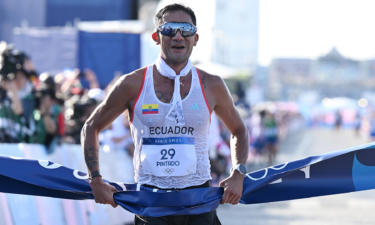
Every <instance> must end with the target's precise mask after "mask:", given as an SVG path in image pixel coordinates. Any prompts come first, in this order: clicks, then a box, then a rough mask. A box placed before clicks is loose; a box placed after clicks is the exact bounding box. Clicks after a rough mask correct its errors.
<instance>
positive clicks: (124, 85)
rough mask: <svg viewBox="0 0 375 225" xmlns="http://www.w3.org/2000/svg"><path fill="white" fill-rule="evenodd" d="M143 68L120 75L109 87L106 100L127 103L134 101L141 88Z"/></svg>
mask: <svg viewBox="0 0 375 225" xmlns="http://www.w3.org/2000/svg"><path fill="white" fill-rule="evenodd" d="M145 70H146V69H145V68H141V69H138V70H135V71H133V72H131V73H129V74H125V75H123V76H121V77H120V78H119V79H118V80H117V81H116V83H115V84H114V85H113V87H112V88H111V90H110V92H109V94H108V98H107V99H106V100H107V102H108V101H110V102H113V103H114V104H119V102H121V103H122V104H123V103H125V104H129V103H131V102H132V101H134V100H135V98H136V97H137V95H138V93H139V91H140V90H141V88H142V83H143V77H144V72H145Z"/></svg>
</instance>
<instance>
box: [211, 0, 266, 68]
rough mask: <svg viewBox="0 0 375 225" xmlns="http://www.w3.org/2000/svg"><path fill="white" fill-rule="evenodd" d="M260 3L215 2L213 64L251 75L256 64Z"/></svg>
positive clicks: (242, 0)
mask: <svg viewBox="0 0 375 225" xmlns="http://www.w3.org/2000/svg"><path fill="white" fill-rule="evenodd" d="M258 33H259V0H234V1H227V0H216V2H215V24H214V37H213V43H214V47H213V51H214V52H213V61H214V62H217V63H221V64H224V65H228V66H232V67H235V68H241V69H247V70H251V71H252V72H253V71H254V69H255V68H256V67H257V64H258V42H259V41H258V36H259V34H258Z"/></svg>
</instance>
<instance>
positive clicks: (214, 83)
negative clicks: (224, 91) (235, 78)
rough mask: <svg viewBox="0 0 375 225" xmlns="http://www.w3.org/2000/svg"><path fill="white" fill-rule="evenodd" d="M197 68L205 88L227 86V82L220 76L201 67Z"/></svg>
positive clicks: (212, 88)
mask: <svg viewBox="0 0 375 225" xmlns="http://www.w3.org/2000/svg"><path fill="white" fill-rule="evenodd" d="M197 69H198V73H199V75H200V78H201V82H202V86H203V88H204V89H208V90H215V89H217V88H220V87H222V88H223V87H225V83H224V81H223V79H222V78H221V77H220V76H217V75H213V74H210V73H207V72H206V71H204V70H201V69H199V68H197Z"/></svg>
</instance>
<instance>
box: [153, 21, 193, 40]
mask: <svg viewBox="0 0 375 225" xmlns="http://www.w3.org/2000/svg"><path fill="white" fill-rule="evenodd" d="M159 30H160V33H161V34H162V35H165V36H169V37H173V36H175V35H176V33H177V30H180V32H181V35H182V36H183V37H189V36H193V35H194V34H195V32H196V30H197V29H196V28H195V27H194V26H193V25H191V24H190V23H166V24H163V25H161V26H159Z"/></svg>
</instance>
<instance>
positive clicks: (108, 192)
mask: <svg viewBox="0 0 375 225" xmlns="http://www.w3.org/2000/svg"><path fill="white" fill-rule="evenodd" d="M170 21H174V22H188V23H191V24H193V22H192V20H191V17H190V15H189V14H187V13H185V12H183V11H174V12H170V13H169V14H167V15H165V16H164V17H163V21H162V23H165V22H170ZM152 38H153V39H154V41H155V42H156V44H157V45H161V57H162V58H163V59H164V61H165V62H166V63H167V64H168V65H169V66H170V67H171V68H172V69H174V70H175V72H176V74H179V73H180V71H181V70H182V69H183V68H184V67H185V65H186V64H187V60H188V58H189V57H190V55H191V52H192V50H193V47H194V46H195V45H196V44H197V42H198V40H199V36H198V34H196V35H194V36H191V37H182V36H181V33H180V32H179V31H178V32H177V34H176V35H175V36H174V37H167V36H163V35H160V34H159V33H157V32H155V33H153V35H152ZM175 45H179V46H183V47H184V48H183V49H175V48H173V47H174V46H175ZM144 70H145V69H144V68H142V69H139V70H136V71H134V72H132V73H130V74H127V75H124V76H122V77H121V78H120V79H119V80H118V81H117V82H116V83H115V85H114V86H113V87H112V89H111V91H110V93H109V94H108V96H107V98H106V99H105V100H104V101H103V102H102V103H101V104H100V105H99V106H98V107H97V108H96V109H95V111H94V112H93V114H92V115H91V116H90V118H89V119H88V120H87V121H86V123H85V125H84V127H83V129H82V132H81V143H82V148H83V152H84V156H85V161H86V165H87V168H88V170H89V173H90V174H91V176H95V175H99V174H100V172H99V171H100V168H99V152H98V149H99V142H98V135H99V132H100V131H102V130H103V129H105V128H106V127H108V126H109V125H110V124H111V123H112V122H113V121H114V120H115V119H116V118H117V117H118V116H119V115H120V114H121V113H123V112H124V111H125V110H128V112H129V120H130V121H131V120H132V116H133V107H134V103H135V101H136V98H137V95H138V93H139V91H140V90H141V86H142V80H143V74H144ZM153 74H154V75H153V78H154V88H155V95H156V96H157V97H158V98H159V99H160V100H161V101H162V102H165V103H169V102H170V100H171V97H172V95H173V90H174V80H171V79H169V78H166V77H164V76H162V75H160V73H159V72H158V70H157V69H156V67H155V66H154V68H153ZM199 74H200V75H201V80H202V86H203V89H204V93H205V95H206V99H207V102H208V105H209V108H210V112H213V111H214V112H215V114H216V115H217V116H218V118H219V119H220V120H222V121H223V123H224V124H225V126H226V127H227V129H228V130H229V131H230V133H231V134H232V136H231V153H232V163H233V165H236V164H238V163H242V164H245V163H246V160H247V156H248V152H249V138H248V137H249V135H248V131H247V129H246V126H245V124H244V122H243V120H242V118H241V116H240V115H239V113H238V112H237V110H236V108H235V107H234V104H233V101H232V98H231V95H230V93H229V91H228V89H227V87H226V85H225V83H224V81H223V80H222V79H221V78H220V77H219V76H215V75H211V74H208V73H206V72H204V71H202V70H199ZM181 80H182V84H183V85H181V89H180V93H181V97H182V99H184V98H185V97H186V96H187V95H188V93H189V90H190V86H191V82H192V74H191V72H190V73H189V74H188V75H187V76H185V77H184V78H183V79H181ZM243 180H244V176H243V175H240V174H239V173H238V172H237V171H234V172H232V173H231V175H230V176H229V177H228V178H226V179H225V180H223V181H222V182H220V186H221V187H224V195H223V198H222V204H224V203H230V204H238V203H239V201H240V198H241V195H242V190H243V187H242V185H243ZM90 185H91V188H92V191H93V195H94V197H95V202H97V203H101V204H111V205H112V206H113V207H116V206H117V204H116V203H115V202H114V200H113V193H115V192H117V191H116V189H115V188H114V187H112V186H110V185H108V184H106V183H105V182H104V181H103V180H102V178H101V177H100V176H97V177H95V178H93V179H92V181H91V182H90Z"/></svg>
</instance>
